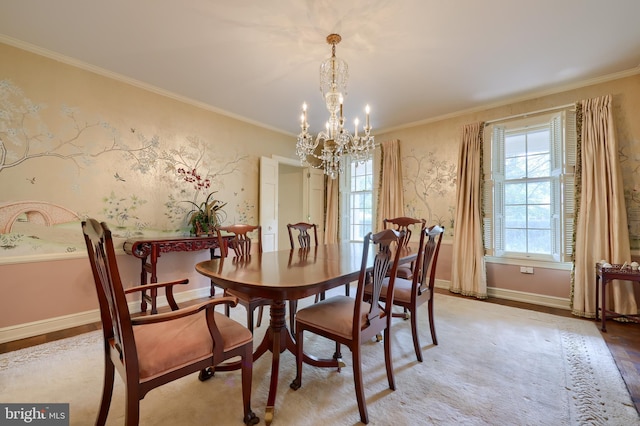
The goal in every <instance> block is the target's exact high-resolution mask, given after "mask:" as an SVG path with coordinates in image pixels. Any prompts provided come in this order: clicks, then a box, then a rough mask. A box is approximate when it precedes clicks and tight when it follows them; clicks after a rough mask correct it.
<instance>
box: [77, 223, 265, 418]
mask: <svg viewBox="0 0 640 426" xmlns="http://www.w3.org/2000/svg"><path fill="white" fill-rule="evenodd" d="M82 231H83V234H84V239H85V243H86V246H87V252H88V256H89V261H90V263H91V270H92V273H93V278H94V281H95V286H96V292H97V296H98V301H99V305H100V318H101V320H102V332H103V336H104V346H103V350H104V387H103V391H102V398H101V403H100V410H99V412H98V417H97V419H96V424H97V425H104V424H105V422H106V420H107V415H108V414H109V407H110V405H111V398H112V394H113V387H114V375H115V371H116V370H117V371H118V373H120V375H121V377H122V380H123V382H124V385H125V395H126V404H125V414H124V418H125V424H126V425H129V426H131V425H137V424H138V423H139V419H140V400H141V399H143V398H144V397H145V395H146V394H147V393H148V392H149V391H150V390H152V389H154V388H157V387H159V386H162V385H164V384H166V383H169V382H171V381H173V380H176V379H179V378H181V377H184V376H187V375H189V374H192V373H195V372H197V371H200V380H207V379H209V378H210V377H212V376H213V373H212V371H213V370H212V367H215V366H216V365H217V364H219V363H221V362H223V361H225V360H227V359H230V358H235V357H238V356H239V357H241V358H242V359H243V361H242V400H243V407H244V422H245V423H246V424H247V425H253V424H256V423H258V421H259V419H258V418H257V417H256V416H255V414H254V413H253V411H252V410H251V380H252V368H253V367H252V362H253V336H252V334H251V333H250V332H249V330H248V329H247V328H246V327H244V326H243V325H241V324H239V323H237V322H236V321H233V320H231V319H229V318H227V317H225V316H224V315H222V314H220V313H217V312H215V310H214V308H215V307H216V306H218V305H235V303H236V301H235V299H234V298H231V297H225V298H217V299H211V300H209V301H207V302H204V303H200V304H197V305H193V306H190V307H187V308H183V309H177V310H172V311H169V312H165V313H161V314H157V315H147V316H139V317H131V315H130V313H129V307H128V301H127V298H126V295H127V294H131V293H134V292H140V291H147V290H150V289H151V288H156V289H157V288H163V287H172V286H173V285H175V284H182V283H185V282H186V281H187V280H179V281H172V282H167V283H153V284H146V285H141V286H135V287H132V288H128V289H126V290H125V289H124V288H123V286H122V281H121V278H120V274H119V271H118V265H117V263H116V255H115V251H114V247H113V239H112V236H111V231H110V230H109V228H108V226H107V225H106V224H105V223H104V222H103V223H99V222H98V221H96V220H94V219H87V220H86V221H83V222H82ZM221 385H224V384H223V383H221ZM204 394H205V389H204V388H203V396H204ZM216 402H219V401H215V400H212V401H211V403H212V404H216ZM238 417H240V416H238Z"/></svg>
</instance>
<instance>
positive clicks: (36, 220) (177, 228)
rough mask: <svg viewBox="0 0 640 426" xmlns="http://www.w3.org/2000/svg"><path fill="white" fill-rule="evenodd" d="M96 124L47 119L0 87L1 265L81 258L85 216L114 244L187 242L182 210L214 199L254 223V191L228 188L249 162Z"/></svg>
mask: <svg viewBox="0 0 640 426" xmlns="http://www.w3.org/2000/svg"><path fill="white" fill-rule="evenodd" d="M99 116H100V114H98V113H96V112H94V111H89V110H85V109H84V108H83V107H82V106H69V105H68V104H65V103H61V105H60V107H59V108H58V109H57V110H55V109H54V108H52V107H49V105H47V103H46V102H39V101H35V100H33V99H32V96H28V95H27V94H26V93H25V90H23V89H22V88H21V87H19V86H18V85H17V84H15V83H14V82H12V81H11V80H9V79H3V80H0V183H1V188H2V189H0V194H1V195H2V197H1V198H0V199H1V200H2V201H1V202H0V229H2V233H1V234H0V260H1V259H2V257H4V256H22V255H34V254H56V253H58V254H59V253H71V252H75V251H77V250H81V249H83V248H84V242H83V240H82V236H81V232H80V226H79V222H80V221H81V220H82V219H84V218H86V217H89V216H91V217H96V218H98V219H99V220H104V221H106V222H107V223H109V225H110V226H111V227H112V229H113V230H114V234H116V236H117V237H121V238H127V237H132V236H145V235H149V236H150V235H153V236H157V235H163V234H164V235H188V229H189V227H188V225H187V223H186V216H187V213H188V212H189V211H190V210H191V205H192V204H191V203H190V202H193V203H198V202H200V201H201V200H203V199H205V198H206V196H207V194H209V193H210V192H212V191H217V192H219V194H218V195H219V197H218V198H221V199H222V200H223V201H224V202H227V203H228V204H227V206H226V208H225V210H226V211H225V213H226V215H227V218H228V219H229V220H230V221H235V220H240V221H249V222H254V221H256V215H257V213H256V212H255V204H256V203H255V202H254V201H253V199H252V198H253V196H254V195H255V194H256V192H257V189H256V188H253V189H252V190H251V191H245V185H244V184H243V183H242V180H238V179H233V176H242V175H243V174H246V173H248V170H250V168H251V167H253V164H255V163H257V158H256V157H255V156H254V157H253V162H252V161H250V160H251V156H250V155H248V154H244V153H242V152H239V151H237V150H234V149H230V148H229V147H225V148H224V149H219V148H216V143H214V142H212V141H211V140H208V139H207V138H205V137H203V136H200V135H193V134H188V133H185V134H184V135H183V136H178V135H175V134H170V133H168V132H164V131H163V129H162V128H157V129H156V130H157V133H151V134H150V133H147V131H144V130H140V129H139V128H138V127H134V126H130V125H129V126H127V127H124V126H123V125H119V124H112V123H111V122H109V121H108V120H106V119H103V118H100V117H99ZM256 185H257V182H256ZM239 194H240V196H239ZM247 194H249V195H248V197H247V198H248V199H247V198H245V196H247Z"/></svg>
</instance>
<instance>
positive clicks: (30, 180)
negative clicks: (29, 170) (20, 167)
mask: <svg viewBox="0 0 640 426" xmlns="http://www.w3.org/2000/svg"><path fill="white" fill-rule="evenodd" d="M27 180H28V181H29V182H31V185H35V184H36V178H35V177H32V178H27Z"/></svg>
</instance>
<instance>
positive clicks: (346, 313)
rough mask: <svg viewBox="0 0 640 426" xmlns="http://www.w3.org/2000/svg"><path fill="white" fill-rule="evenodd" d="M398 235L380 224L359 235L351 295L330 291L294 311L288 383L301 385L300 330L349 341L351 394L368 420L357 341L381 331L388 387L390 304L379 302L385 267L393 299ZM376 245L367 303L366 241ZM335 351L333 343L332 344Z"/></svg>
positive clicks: (390, 375) (390, 368) (389, 297)
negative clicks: (357, 272) (293, 374)
mask: <svg viewBox="0 0 640 426" xmlns="http://www.w3.org/2000/svg"><path fill="white" fill-rule="evenodd" d="M403 237H404V233H402V232H397V231H394V230H391V229H387V230H383V231H381V232H379V233H377V234H373V235H372V234H371V233H369V234H367V235H366V236H365V238H364V249H363V254H362V265H361V269H360V275H359V278H358V287H357V290H356V296H355V298H352V297H348V296H342V295H339V296H333V297H330V298H328V299H326V300H322V301H320V302H318V303H314V304H312V305H310V306H308V307H306V308H303V309H301V310H299V311H298V313H297V315H296V342H297V344H298V347H297V353H296V367H297V374H296V378H295V380H294V381H293V383H291V388H292V389H295V390H297V389H299V388H300V387H301V386H302V363H303V357H304V349H303V346H304V332H305V331H309V332H312V333H314V334H317V335H320V336H323V337H325V338H327V339H329V340H333V341H335V342H336V345H338V346H339V345H340V344H344V345H346V346H348V347H349V349H350V350H351V354H352V360H353V361H352V362H353V377H354V382H355V390H356V399H357V401H358V409H359V411H360V420H362V422H363V423H368V422H369V416H368V413H367V406H366V401H365V397H364V382H363V378H362V352H361V345H362V343H363V342H365V341H367V340H370V339H372V338H374V337H375V336H376V335H378V334H379V333H382V332H383V331H384V356H385V366H386V370H387V380H388V382H389V388H390V389H392V390H394V389H395V381H394V377H393V366H392V360H391V338H390V333H391V304H387V305H382V304H380V303H379V297H380V292H379V291H378V290H381V289H382V283H383V279H384V277H385V275H386V274H387V272H389V273H390V277H391V278H390V279H389V280H387V287H386V290H387V293H386V294H385V297H386V298H387V300H390V301H393V284H394V280H395V276H396V269H397V268H398V263H399V262H398V261H399V259H400V256H401V252H402V250H397V249H394V247H395V246H396V245H397V244H398V243H399V242H400V241H401V239H402V238H403ZM372 243H373V244H375V245H376V246H377V252H376V254H375V259H374V263H373V270H372V273H371V274H370V275H371V279H370V281H371V286H372V288H373V289H374V291H373V294H374V297H372V298H370V301H369V303H367V302H365V301H364V300H363V298H364V288H365V285H368V284H367V282H368V279H367V276H368V275H369V274H368V266H367V265H368V257H369V246H370V245H371V244H372ZM337 349H338V351H339V348H337Z"/></svg>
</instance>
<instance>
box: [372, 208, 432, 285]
mask: <svg viewBox="0 0 640 426" xmlns="http://www.w3.org/2000/svg"><path fill="white" fill-rule="evenodd" d="M382 223H383V227H384V229H395V230H396V231H404V232H405V239H406V240H407V241H404V242H403V243H404V244H406V243H408V242H409V241H410V240H411V235H413V232H414V231H415V232H422V231H424V228H425V227H426V226H427V221H426V220H424V219H415V218H412V217H406V216H401V217H396V218H393V219H384V220H383V221H382ZM418 235H420V234H418ZM413 269H414V268H413V265H412V266H406V265H400V267H398V276H399V277H400V278H404V279H407V280H410V279H411V277H412V272H413Z"/></svg>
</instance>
